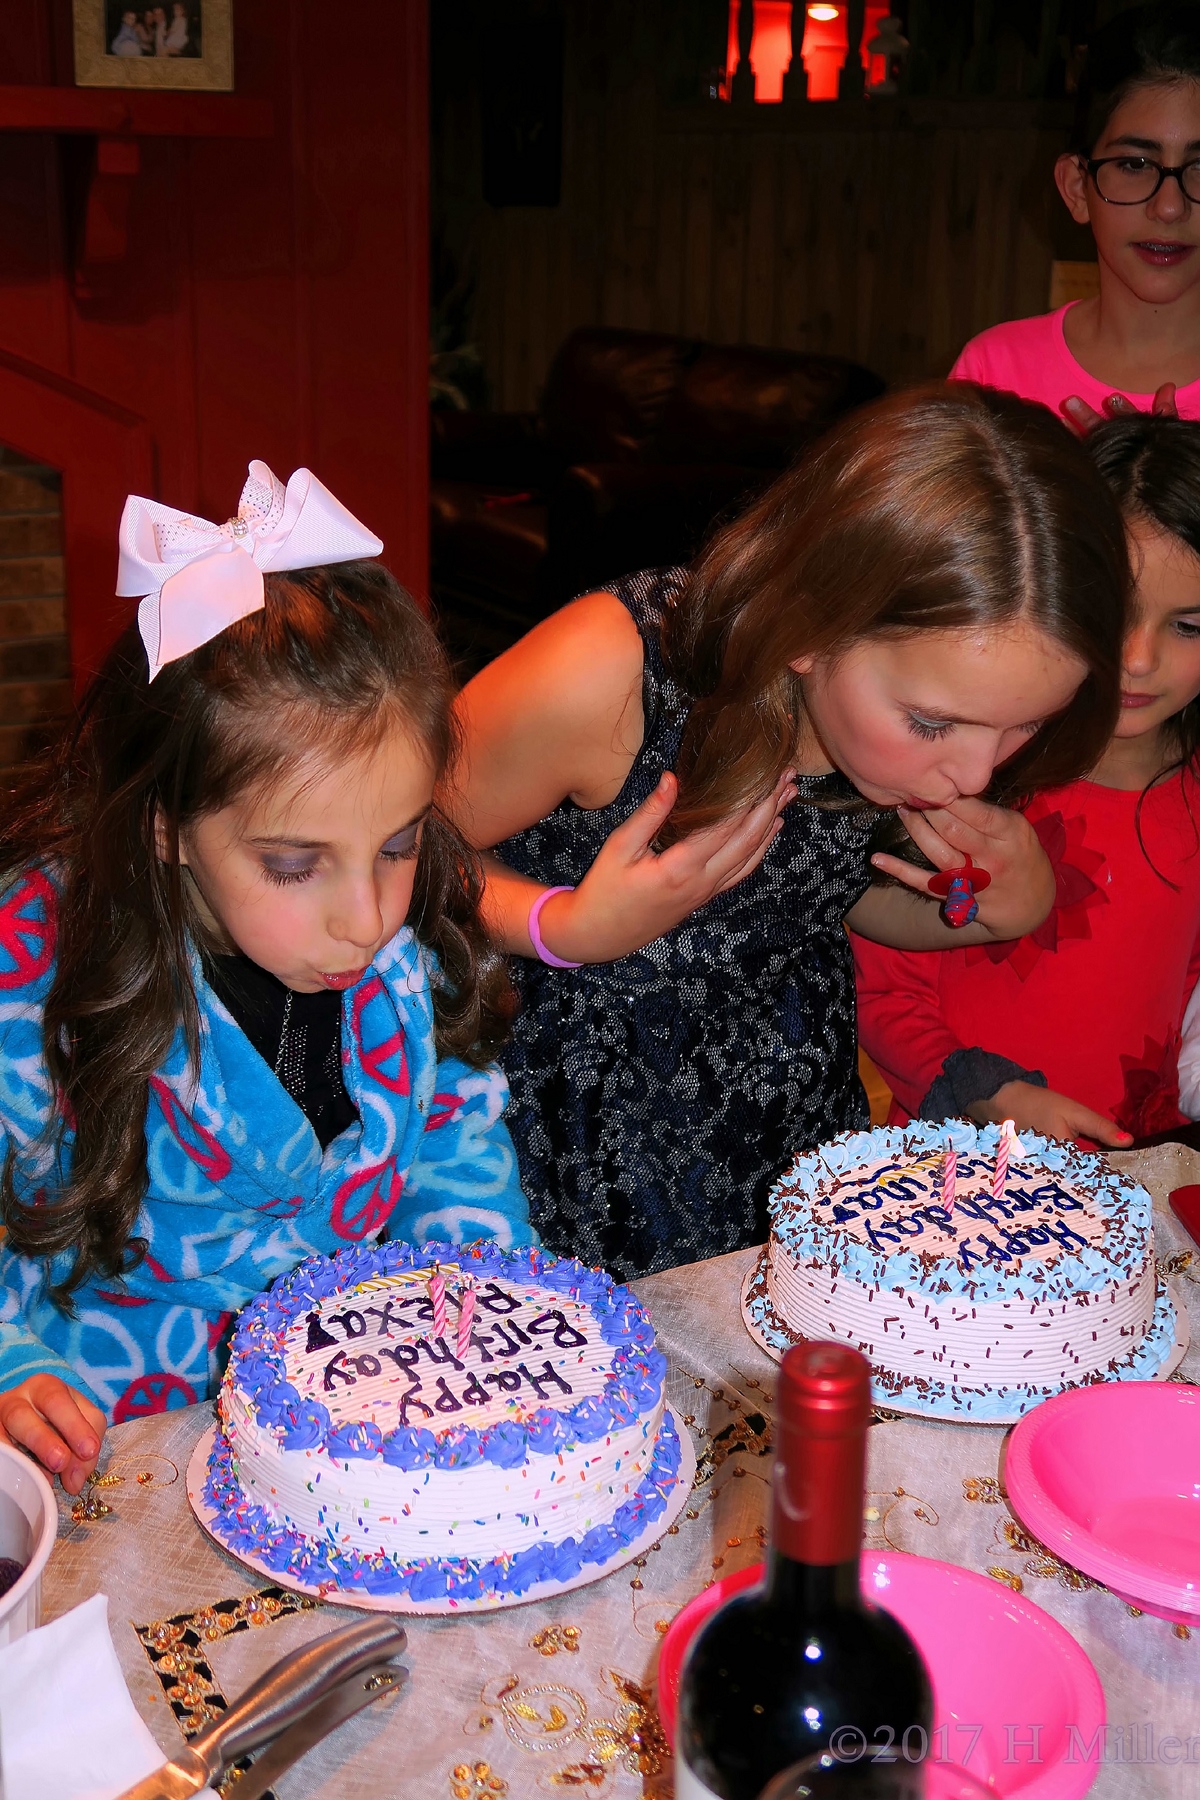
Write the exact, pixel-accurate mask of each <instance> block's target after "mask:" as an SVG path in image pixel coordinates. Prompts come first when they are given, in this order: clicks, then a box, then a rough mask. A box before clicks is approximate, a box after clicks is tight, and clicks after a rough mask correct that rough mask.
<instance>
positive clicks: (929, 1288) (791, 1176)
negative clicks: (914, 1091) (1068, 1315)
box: [768, 1119, 1152, 1300]
mask: <svg viewBox="0 0 1200 1800" xmlns="http://www.w3.org/2000/svg"><path fill="white" fill-rule="evenodd" d="M999 1140H1000V1128H999V1126H997V1125H983V1126H976V1125H972V1124H971V1123H970V1122H969V1120H966V1119H950V1120H947V1121H945V1122H944V1123H939V1124H927V1123H925V1122H923V1121H920V1120H914V1121H913V1122H912V1123H911V1124H909V1125H904V1126H898V1125H883V1126H879V1127H877V1128H876V1129H875V1130H873V1131H846V1132H843V1133H842V1134H841V1135H840V1136H839V1137H836V1138H833V1139H832V1140H831V1141H830V1142H829V1143H827V1144H822V1145H821V1146H820V1148H819V1149H817V1150H808V1151H805V1152H804V1153H803V1154H802V1155H800V1156H798V1157H797V1158H796V1161H795V1162H794V1163H793V1165H792V1167H791V1168H790V1169H789V1170H788V1172H787V1174H786V1175H784V1176H782V1177H781V1179H780V1180H779V1181H778V1182H777V1183H776V1185H775V1187H774V1188H773V1189H772V1192H771V1194H770V1197H769V1200H768V1206H769V1209H770V1213H771V1221H772V1235H773V1236H774V1238H775V1239H776V1240H777V1241H778V1242H779V1243H780V1244H782V1246H783V1248H784V1249H785V1250H786V1251H787V1253H788V1255H789V1256H791V1257H792V1258H793V1260H794V1261H797V1262H803V1261H806V1260H809V1261H815V1262H819V1263H820V1264H821V1265H822V1266H823V1267H827V1266H829V1265H831V1264H833V1265H836V1266H837V1267H838V1268H840V1269H844V1270H845V1271H846V1273H847V1274H848V1275H849V1276H850V1277H851V1279H853V1280H855V1281H858V1282H860V1283H862V1285H863V1286H864V1287H874V1286H877V1285H882V1286H883V1287H885V1288H887V1289H889V1290H891V1291H894V1292H896V1293H904V1294H912V1293H916V1292H918V1291H919V1292H921V1293H922V1294H924V1295H925V1296H926V1297H927V1298H930V1299H936V1300H942V1299H944V1298H945V1297H946V1296H948V1295H963V1296H965V1297H966V1298H968V1299H971V1300H980V1299H982V1300H1000V1299H1010V1298H1012V1297H1014V1296H1022V1295H1025V1294H1026V1289H1025V1288H1023V1287H1022V1282H1025V1283H1028V1294H1027V1297H1029V1298H1032V1299H1045V1300H1068V1299H1071V1298H1073V1297H1074V1296H1075V1295H1076V1294H1078V1293H1080V1292H1086V1291H1093V1290H1097V1289H1101V1288H1104V1287H1107V1286H1108V1285H1109V1283H1110V1282H1111V1281H1112V1279H1113V1271H1114V1269H1117V1270H1120V1271H1125V1270H1129V1269H1136V1268H1139V1267H1140V1266H1141V1261H1142V1259H1143V1256H1144V1253H1145V1246H1146V1243H1147V1240H1148V1237H1149V1231H1150V1219H1151V1210H1152V1208H1151V1200H1150V1196H1149V1194H1148V1193H1147V1192H1146V1190H1145V1188H1144V1187H1141V1186H1140V1185H1138V1184H1137V1183H1134V1182H1130V1181H1127V1180H1126V1179H1125V1177H1124V1176H1122V1175H1119V1174H1118V1173H1117V1171H1116V1170H1115V1169H1113V1168H1112V1167H1110V1165H1109V1164H1108V1163H1107V1162H1106V1161H1105V1159H1104V1158H1103V1157H1101V1156H1095V1155H1092V1154H1091V1153H1090V1152H1088V1151H1084V1150H1077V1149H1076V1148H1075V1146H1074V1145H1071V1144H1061V1143H1056V1142H1053V1141H1052V1140H1050V1139H1047V1138H1041V1137H1037V1136H1036V1135H1035V1134H1034V1133H1033V1132H1022V1133H1021V1142H1022V1144H1023V1145H1024V1147H1025V1148H1026V1149H1027V1150H1028V1151H1029V1152H1030V1154H1031V1155H1032V1156H1033V1157H1035V1158H1036V1159H1037V1162H1038V1164H1039V1165H1040V1167H1041V1168H1043V1169H1045V1170H1047V1171H1048V1172H1050V1173H1052V1174H1062V1175H1066V1176H1068V1177H1069V1178H1070V1180H1071V1181H1072V1183H1073V1184H1074V1185H1075V1186H1077V1187H1079V1188H1081V1189H1085V1190H1086V1191H1087V1192H1088V1194H1089V1196H1091V1197H1093V1198H1094V1199H1095V1200H1096V1202H1097V1204H1098V1207H1099V1210H1100V1214H1101V1216H1102V1218H1103V1219H1104V1222H1105V1233H1104V1247H1103V1249H1101V1248H1098V1247H1096V1246H1092V1245H1089V1246H1088V1247H1087V1248H1086V1249H1084V1250H1081V1251H1079V1252H1078V1253H1077V1254H1076V1255H1073V1256H1072V1257H1071V1258H1070V1260H1069V1264H1064V1265H1063V1266H1062V1268H1061V1269H1059V1268H1058V1267H1056V1265H1053V1264H1052V1265H1050V1266H1049V1267H1047V1266H1046V1265H1045V1264H1040V1263H1039V1264H1037V1265H1036V1266H1034V1265H1033V1264H1032V1263H1030V1264H1028V1265H1026V1267H1025V1268H1024V1269H1023V1270H1022V1272H1021V1275H1020V1276H1017V1277H1015V1278H1014V1276H1013V1275H1012V1274H1011V1273H1008V1272H1006V1270H1005V1269H1004V1267H1003V1265H994V1266H988V1265H986V1264H983V1263H979V1264H976V1265H975V1266H974V1267H972V1268H971V1269H969V1270H964V1269H962V1268H960V1267H959V1266H958V1264H957V1263H956V1262H952V1261H951V1260H950V1258H949V1257H947V1256H938V1257H937V1258H936V1260H935V1261H933V1262H932V1263H931V1264H930V1263H929V1260H928V1259H927V1260H926V1262H922V1260H921V1258H920V1257H919V1256H918V1255H915V1254H914V1253H913V1252H911V1251H907V1250H896V1251H893V1252H891V1253H889V1254H882V1253H880V1252H879V1251H877V1250H875V1249H873V1248H872V1247H871V1246H870V1245H869V1244H862V1243H860V1242H859V1241H858V1240H857V1239H856V1238H853V1237H851V1236H850V1234H849V1232H847V1231H843V1230H841V1229H840V1228H839V1227H838V1226H836V1225H830V1224H819V1223H817V1221H816V1220H815V1219H814V1218H813V1215H812V1210H811V1208H810V1207H807V1206H805V1204H804V1202H805V1201H806V1200H810V1199H815V1198H817V1197H823V1195H822V1190H823V1188H824V1187H826V1186H827V1185H828V1182H829V1178H830V1177H831V1176H836V1175H848V1174H851V1173H852V1172H853V1171H854V1170H855V1169H859V1168H861V1167H862V1166H863V1164H864V1163H867V1162H872V1161H874V1160H876V1159H877V1158H883V1159H886V1158H889V1157H896V1156H901V1157H907V1158H911V1157H913V1156H922V1155H926V1154H928V1153H929V1152H930V1151H934V1150H946V1149H949V1148H951V1147H953V1148H954V1149H955V1150H957V1151H958V1153H959V1155H967V1156H969V1155H972V1154H974V1155H983V1156H985V1157H993V1156H995V1154H996V1146H997V1144H998V1143H999Z"/></svg>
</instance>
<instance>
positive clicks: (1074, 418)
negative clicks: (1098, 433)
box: [1058, 381, 1179, 437]
mask: <svg viewBox="0 0 1200 1800" xmlns="http://www.w3.org/2000/svg"><path fill="white" fill-rule="evenodd" d="M1058 410H1059V412H1061V413H1062V415H1063V417H1064V418H1065V419H1066V421H1067V424H1068V425H1073V426H1074V428H1075V430H1076V431H1077V432H1078V433H1079V435H1080V437H1086V436H1087V435H1088V432H1089V431H1095V429H1096V427H1097V425H1104V424H1106V423H1107V422H1108V420H1109V419H1125V418H1128V417H1129V415H1130V414H1131V413H1136V412H1140V411H1141V408H1140V407H1137V406H1135V405H1134V404H1133V401H1132V400H1127V399H1126V398H1125V395H1124V394H1109V396H1108V398H1107V399H1106V400H1105V402H1104V411H1103V412H1102V413H1098V412H1097V411H1096V409H1095V407H1094V406H1089V405H1088V403H1087V401H1086V400H1083V399H1081V398H1080V396H1079V395H1078V394H1069V395H1068V396H1067V398H1066V399H1065V400H1064V401H1063V403H1062V405H1061V406H1060V407H1059V409H1058ZM1150 411H1151V412H1152V413H1155V414H1157V416H1158V417H1159V418H1160V419H1177V418H1178V417H1179V408H1178V407H1177V406H1176V404H1175V383H1174V382H1173V381H1164V382H1163V384H1162V386H1161V387H1160V388H1157V389H1156V390H1155V394H1154V400H1153V403H1152V405H1151V407H1150Z"/></svg>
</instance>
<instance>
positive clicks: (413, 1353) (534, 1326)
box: [293, 1281, 612, 1426]
mask: <svg viewBox="0 0 1200 1800" xmlns="http://www.w3.org/2000/svg"><path fill="white" fill-rule="evenodd" d="M354 1298H355V1299H358V1300H360V1301H361V1304H358V1305H350V1304H346V1305H344V1306H342V1307H341V1308H340V1309H339V1310H334V1309H333V1308H332V1307H327V1308H322V1309H320V1310H314V1311H312V1312H310V1313H308V1314H307V1315H306V1317H305V1319H304V1321H303V1323H302V1324H301V1325H300V1326H299V1327H298V1329H300V1330H306V1333H307V1335H306V1340H305V1344H304V1349H303V1352H302V1353H301V1355H300V1357H299V1358H298V1359H297V1363H296V1365H295V1373H294V1376H293V1379H295V1380H297V1381H299V1382H303V1383H305V1385H306V1386H307V1388H308V1390H309V1391H313V1389H314V1387H315V1386H316V1383H317V1380H318V1378H319V1391H320V1394H321V1398H322V1400H323V1401H324V1402H325V1404H326V1405H327V1406H329V1408H330V1410H331V1411H332V1412H335V1413H337V1412H340V1411H341V1410H342V1409H341V1408H340V1407H339V1406H338V1404H337V1401H338V1399H339V1398H343V1399H345V1398H346V1396H347V1395H348V1394H349V1391H350V1390H351V1389H352V1388H355V1387H357V1386H358V1384H359V1383H360V1382H362V1381H368V1382H373V1381H375V1379H376V1378H378V1377H382V1378H384V1379H385V1380H386V1381H387V1383H388V1384H389V1385H390V1384H391V1383H394V1382H395V1381H396V1379H397V1377H398V1376H399V1377H401V1378H403V1380H404V1381H405V1382H406V1383H407V1386H406V1387H405V1389H404V1391H403V1393H401V1394H399V1395H392V1394H390V1393H389V1394H388V1395H387V1398H388V1399H389V1400H390V1401H393V1402H394V1404H395V1407H396V1411H397V1415H398V1418H399V1423H400V1424H401V1425H402V1426H403V1425H419V1424H421V1423H423V1422H424V1420H426V1419H433V1418H435V1417H440V1418H441V1419H447V1418H448V1417H449V1416H450V1415H452V1414H455V1413H462V1412H467V1411H471V1410H474V1409H486V1408H494V1407H495V1406H496V1405H497V1403H499V1404H501V1405H503V1404H504V1403H505V1402H511V1401H525V1402H526V1403H527V1404H529V1405H531V1406H536V1405H539V1404H543V1403H545V1402H547V1401H549V1402H551V1403H553V1402H554V1401H556V1400H557V1399H558V1398H559V1397H560V1396H566V1395H576V1394H577V1393H578V1392H581V1391H582V1389H583V1388H592V1387H594V1386H595V1385H596V1384H595V1381H594V1380H592V1381H589V1380H587V1377H588V1376H593V1377H594V1376H596V1375H602V1373H603V1371H604V1369H605V1368H607V1366H608V1363H609V1362H610V1361H611V1356H612V1352H611V1350H610V1349H609V1348H608V1347H607V1346H606V1345H605V1344H603V1343H602V1342H600V1341H596V1342H595V1343H594V1344H593V1343H592V1340H591V1339H590V1338H589V1336H588V1334H587V1332H586V1331H584V1330H580V1329H579V1328H578V1325H577V1324H572V1322H571V1320H570V1319H569V1318H568V1317H567V1311H566V1307H567V1306H570V1307H571V1311H572V1312H573V1313H574V1314H575V1315H576V1317H577V1319H578V1321H579V1323H581V1324H586V1323H587V1322H588V1315H587V1313H586V1311H585V1310H584V1309H583V1308H582V1307H580V1306H578V1305H575V1304H572V1303H571V1302H565V1303H564V1305H562V1306H546V1305H544V1304H543V1302H542V1299H541V1298H540V1297H539V1298H538V1299H535V1300H529V1299H525V1300H522V1299H518V1298H517V1297H516V1296H515V1295H513V1294H511V1293H507V1292H505V1290H504V1289H503V1288H502V1287H500V1286H499V1285H498V1284H497V1283H496V1282H494V1281H492V1282H488V1283H487V1284H486V1285H485V1286H483V1287H481V1288H479V1290H478V1291H477V1293H476V1296H475V1322H474V1324H473V1327H472V1330H471V1334H470V1343H469V1346H468V1348H467V1350H466V1355H465V1358H460V1357H459V1356H458V1355H457V1354H456V1348H455V1345H454V1343H453V1342H451V1341H450V1335H446V1336H443V1335H438V1334H436V1332H435V1331H434V1330H430V1329H426V1330H422V1329H421V1328H422V1327H432V1326H433V1324H434V1308H433V1304H432V1302H431V1300H430V1297H429V1294H428V1291H421V1290H417V1291H415V1292H408V1293H404V1292H401V1293H400V1294H393V1295H387V1294H385V1293H383V1292H379V1293H378V1294H377V1295H376V1296H368V1295H355V1296H354ZM371 1298H374V1299H375V1300H376V1304H368V1300H369V1299H371ZM451 1304H457V1302H456V1301H455V1300H454V1299H453V1297H451ZM451 1335H452V1334H451ZM589 1348H590V1349H593V1350H594V1352H595V1356H594V1359H588V1358H587V1357H586V1355H585V1354H584V1353H585V1352H586V1351H587V1350H588V1349H589ZM550 1350H557V1351H560V1352H562V1351H568V1352H575V1355H574V1356H573V1357H571V1356H568V1357H564V1356H560V1357H559V1358H558V1367H556V1366H555V1362H554V1360H552V1358H551V1357H550V1356H549V1355H545V1357H544V1360H543V1352H548V1351H550ZM468 1359H469V1362H470V1365H471V1366H470V1367H468ZM489 1365H495V1366H491V1367H489ZM564 1365H565V1366H566V1367H567V1368H568V1369H569V1372H570V1375H571V1376H572V1377H573V1379H568V1376H567V1374H566V1373H564V1372H563V1368H564ZM459 1377H463V1378H464V1379H458V1378H459ZM381 1397H382V1396H381V1395H379V1393H378V1390H376V1398H377V1399H378V1398H381ZM348 1404H349V1405H350V1408H351V1410H353V1411H355V1412H357V1411H358V1410H360V1406H361V1402H359V1401H357V1400H356V1402H348Z"/></svg>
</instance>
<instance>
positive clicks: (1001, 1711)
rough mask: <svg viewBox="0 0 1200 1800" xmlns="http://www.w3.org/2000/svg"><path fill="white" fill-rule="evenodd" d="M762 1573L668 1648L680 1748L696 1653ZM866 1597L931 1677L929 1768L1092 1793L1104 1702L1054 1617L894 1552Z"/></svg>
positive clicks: (703, 1613)
mask: <svg viewBox="0 0 1200 1800" xmlns="http://www.w3.org/2000/svg"><path fill="white" fill-rule="evenodd" d="M761 1568H762V1566H761V1564H759V1565H758V1566H756V1567H755V1568H752V1569H742V1570H740V1571H739V1573H738V1574H736V1575H730V1576H727V1577H726V1579H725V1580H724V1581H718V1582H716V1583H715V1584H714V1585H713V1586H712V1587H710V1588H705V1589H704V1591H703V1593H700V1594H697V1595H696V1598H695V1599H694V1600H692V1601H691V1602H690V1603H689V1604H688V1605H687V1606H685V1607H684V1609H683V1611H682V1612H681V1613H680V1614H679V1615H678V1617H677V1618H675V1619H674V1620H673V1621H672V1623H671V1629H670V1630H669V1631H668V1632H667V1634H666V1636H665V1637H664V1638H663V1641H662V1651H661V1654H660V1657H659V1665H658V1707H659V1712H660V1714H661V1716H662V1722H663V1726H664V1728H665V1730H666V1734H667V1737H668V1738H669V1739H670V1741H671V1742H672V1743H674V1741H675V1709H676V1706H677V1705H678V1701H679V1673H680V1670H681V1668H682V1666H683V1658H684V1654H685V1652H686V1650H687V1647H688V1645H689V1644H690V1643H691V1641H692V1639H693V1637H694V1636H695V1635H696V1632H697V1631H698V1630H699V1629H700V1627H701V1625H703V1623H704V1621H705V1620H706V1619H707V1618H708V1617H709V1615H710V1613H714V1612H715V1611H716V1609H717V1607H718V1606H720V1605H721V1603H722V1602H723V1601H725V1600H727V1599H728V1598H729V1596H730V1595H731V1594H736V1593H737V1592H738V1591H739V1589H741V1588H745V1587H749V1586H751V1585H752V1583H754V1582H755V1581H757V1580H758V1578H759V1575H760V1574H761ZM862 1587H863V1593H864V1595H865V1596H866V1597H867V1598H868V1599H870V1600H872V1601H874V1602H875V1604H876V1605H878V1606H883V1607H886V1609H887V1611H888V1612H890V1613H894V1614H895V1616H896V1618H898V1619H899V1620H900V1622H901V1624H902V1625H904V1626H905V1627H906V1628H907V1629H908V1630H909V1631H910V1632H911V1633H912V1635H913V1638H914V1639H915V1641H916V1643H917V1645H918V1647H919V1649H920V1651H921V1654H922V1655H923V1656H924V1658H925V1661H926V1663H927V1665H928V1668H929V1673H930V1676H931V1678H932V1681H933V1719H934V1731H933V1743H932V1745H931V1751H930V1753H931V1755H932V1756H934V1757H935V1758H936V1759H937V1760H939V1761H943V1762H950V1763H958V1764H961V1765H962V1767H964V1768H965V1769H966V1770H967V1771H968V1773H970V1774H972V1775H974V1776H975V1777H976V1778H977V1779H978V1780H980V1781H982V1782H984V1783H985V1785H987V1786H989V1787H990V1788H991V1789H992V1791H993V1792H994V1793H996V1794H1000V1795H1019V1796H1020V1800H1080V1796H1081V1795H1083V1794H1086V1793H1087V1791H1088V1789H1089V1788H1090V1787H1091V1785H1092V1783H1093V1781H1094V1780H1095V1779H1096V1776H1097V1774H1098V1773H1099V1765H1098V1762H1097V1760H1096V1759H1097V1758H1098V1757H1099V1756H1100V1755H1101V1753H1102V1750H1103V1734H1102V1732H1101V1730H1100V1728H1101V1726H1102V1725H1103V1724H1104V1690H1103V1689H1102V1688H1101V1686H1100V1678H1099V1676H1098V1675H1097V1674H1096V1671H1095V1669H1094V1668H1093V1667H1092V1665H1091V1663H1090V1661H1089V1660H1088V1658H1087V1657H1086V1656H1085V1655H1084V1653H1083V1651H1082V1650H1081V1649H1080V1648H1079V1645H1078V1644H1077V1643H1076V1642H1075V1640H1074V1638H1073V1637H1071V1635H1070V1634H1069V1633H1068V1632H1066V1631H1064V1630H1063V1628H1062V1626H1061V1625H1059V1624H1058V1623H1057V1622H1056V1621H1055V1620H1054V1619H1052V1618H1051V1617H1050V1615H1049V1613H1044V1612H1043V1611H1042V1609H1041V1607H1040V1606H1034V1605H1033V1603H1032V1602H1031V1601H1029V1600H1024V1599H1022V1598H1021V1596H1020V1595H1019V1594H1014V1593H1013V1592H1012V1591H1011V1590H1010V1589H1009V1588H1007V1587H1005V1586H1004V1585H1003V1584H1002V1583H1001V1582H998V1581H994V1580H992V1579H991V1577H990V1576H987V1575H976V1574H974V1573H973V1572H972V1571H971V1570H970V1569H959V1568H956V1567H955V1566H954V1564H953V1563H944V1562H934V1561H933V1560H932V1559H931V1558H929V1557H925V1556H905V1555H902V1554H901V1553H899V1552H898V1551H892V1550H889V1551H888V1552H887V1553H886V1555H880V1554H878V1553H877V1552H875V1551H865V1552H864V1553H863V1561H862ZM1039 1725H1040V1727H1041V1730H1040V1732H1038V1731H1037V1727H1038V1726H1039ZM1072 1728H1074V1729H1073V1730H1072ZM1035 1742H1036V1752H1035V1750H1034V1744H1035ZM1089 1752H1090V1754H1089ZM1035 1754H1036V1756H1037V1757H1038V1758H1040V1760H1038V1761H1034V1760H1033V1757H1034V1755H1035Z"/></svg>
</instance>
